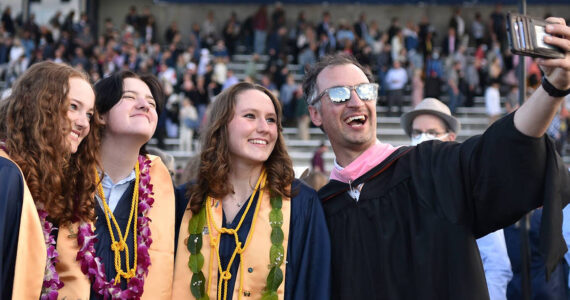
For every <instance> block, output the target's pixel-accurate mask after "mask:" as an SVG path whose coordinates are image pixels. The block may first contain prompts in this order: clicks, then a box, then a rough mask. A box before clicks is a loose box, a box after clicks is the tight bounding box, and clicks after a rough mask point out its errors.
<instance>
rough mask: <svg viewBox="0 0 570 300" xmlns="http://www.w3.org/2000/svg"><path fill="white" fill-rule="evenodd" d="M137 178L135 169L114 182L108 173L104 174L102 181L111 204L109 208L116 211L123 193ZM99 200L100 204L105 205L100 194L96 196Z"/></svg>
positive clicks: (108, 202) (106, 196) (106, 197)
mask: <svg viewBox="0 0 570 300" xmlns="http://www.w3.org/2000/svg"><path fill="white" fill-rule="evenodd" d="M135 178H136V174H135V170H134V169H133V170H132V171H131V173H130V174H129V175H128V176H127V177H125V178H123V179H121V180H119V182H117V183H113V180H111V177H109V176H108V175H107V174H104V175H103V180H102V181H101V186H102V187H103V193H104V194H105V199H106V200H107V205H109V208H110V209H111V211H115V208H116V207H117V204H118V203H119V200H121V197H123V194H124V193H125V191H126V190H127V189H128V188H129V184H130V183H131V182H132V181H133V180H135ZM96 198H97V201H98V202H99V205H101V207H103V202H102V200H101V198H100V197H99V196H97V197H96Z"/></svg>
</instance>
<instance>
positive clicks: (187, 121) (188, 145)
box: [179, 97, 200, 152]
mask: <svg viewBox="0 0 570 300" xmlns="http://www.w3.org/2000/svg"><path fill="white" fill-rule="evenodd" d="M179 119H180V137H179V139H180V150H182V151H186V152H191V151H193V144H194V143H193V141H194V133H196V132H198V129H199V128H200V120H199V119H198V111H197V110H196V107H194V105H192V101H190V98H187V97H185V98H184V99H183V100H182V108H181V109H180V116H179Z"/></svg>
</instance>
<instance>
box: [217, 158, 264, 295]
mask: <svg viewBox="0 0 570 300" xmlns="http://www.w3.org/2000/svg"><path fill="white" fill-rule="evenodd" d="M266 179H267V173H266V172H265V169H263V171H262V172H261V174H260V176H259V179H258V180H257V183H256V185H255V189H254V190H253V192H252V194H251V196H250V197H249V200H248V203H247V207H246V209H245V211H244V213H243V215H242V216H241V219H240V220H239V223H238V225H237V227H236V228H235V229H228V228H225V227H221V228H219V227H217V226H216V223H215V221H214V219H213V218H212V213H211V212H210V206H211V205H210V203H213V201H214V199H212V198H211V197H210V196H208V198H207V199H206V215H207V222H208V230H209V232H210V247H211V248H212V249H211V251H210V261H209V265H208V273H209V274H208V291H209V290H210V284H211V280H212V270H211V266H212V259H213V257H214V255H213V253H214V252H215V253H216V254H217V255H216V256H217V258H218V271H219V272H220V279H221V280H219V284H218V299H223V300H225V299H227V292H228V282H229V280H230V279H231V278H232V274H231V273H230V268H231V266H232V264H233V262H234V259H235V257H236V255H237V254H240V255H241V254H242V253H243V252H244V251H245V249H246V248H247V246H248V245H249V241H250V240H251V236H252V234H251V233H252V232H254V229H255V222H256V221H257V213H258V212H259V206H260V203H261V200H262V198H263V189H264V188H265V181H266ZM257 191H259V197H258V198H257V205H256V206H255V212H254V215H253V222H252V224H251V229H250V230H249V234H248V236H247V239H246V241H245V245H244V246H243V247H242V246H241V242H240V241H239V237H238V231H239V229H240V228H241V225H242V223H243V220H244V219H245V217H246V215H247V213H248V212H249V209H250V207H251V203H252V202H253V201H252V200H253V197H254V196H255V194H256V193H257ZM212 229H215V230H216V231H217V232H219V233H220V234H219V235H218V236H214V230H212ZM222 233H226V234H231V235H233V236H234V238H235V242H236V248H235V250H234V253H233V254H232V257H231V258H230V262H229V263H228V266H227V268H226V270H225V271H224V270H222V264H221V260H220V253H219V251H216V249H219V245H220V236H221V234H222ZM239 269H240V274H239V276H240V285H239V293H238V298H239V299H241V295H242V291H243V259H240V266H239ZM222 283H223V288H224V297H223V298H222Z"/></svg>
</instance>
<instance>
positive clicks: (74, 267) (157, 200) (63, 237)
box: [56, 155, 175, 300]
mask: <svg viewBox="0 0 570 300" xmlns="http://www.w3.org/2000/svg"><path fill="white" fill-rule="evenodd" d="M147 157H148V159H150V160H151V166H150V178H151V184H152V185H153V192H154V195H153V198H154V204H153V205H152V208H151V209H150V211H149V212H148V215H147V216H148V217H149V218H150V219H151V222H150V225H149V226H150V231H151V238H152V240H153V242H152V244H151V245H150V248H149V255H150V261H151V265H150V266H149V269H148V276H147V277H146V278H145V282H144V294H143V296H142V297H141V299H148V300H154V299H171V294H172V274H173V272H174V244H173V242H172V241H174V218H175V216H174V206H175V200H174V188H173V185H172V179H171V178H170V174H169V172H168V169H167V168H166V167H165V166H164V164H163V163H162V161H161V160H160V158H159V157H157V156H154V155H147ZM78 225H79V224H78V223H73V224H70V225H68V226H61V228H60V233H59V236H58V239H57V251H58V252H59V260H60V261H59V263H57V264H56V269H57V271H58V273H59V276H60V279H61V281H62V282H64V284H65V285H64V286H63V288H61V289H60V290H59V299H63V298H66V299H74V300H75V299H85V300H87V299H89V294H90V291H91V282H90V281H89V278H87V276H86V275H85V274H83V272H81V269H80V265H79V263H78V262H77V261H76V257H77V251H78V250H79V249H78V245H77V235H76V234H77V228H78ZM135 252H136V251H135ZM105 267H106V268H112V267H113V266H105Z"/></svg>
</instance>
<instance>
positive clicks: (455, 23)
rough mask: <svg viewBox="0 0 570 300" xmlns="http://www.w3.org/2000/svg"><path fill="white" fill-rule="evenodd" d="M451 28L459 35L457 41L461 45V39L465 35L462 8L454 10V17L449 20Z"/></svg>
mask: <svg viewBox="0 0 570 300" xmlns="http://www.w3.org/2000/svg"><path fill="white" fill-rule="evenodd" d="M449 27H452V28H453V29H454V30H455V33H456V34H457V39H458V40H459V42H460V43H461V39H462V38H463V35H464V34H465V21H464V20H463V17H462V16H461V8H459V7H456V8H455V9H454V11H453V16H452V17H451V20H449Z"/></svg>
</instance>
